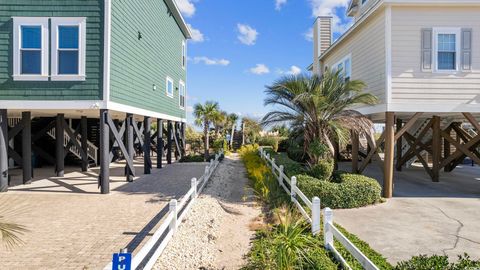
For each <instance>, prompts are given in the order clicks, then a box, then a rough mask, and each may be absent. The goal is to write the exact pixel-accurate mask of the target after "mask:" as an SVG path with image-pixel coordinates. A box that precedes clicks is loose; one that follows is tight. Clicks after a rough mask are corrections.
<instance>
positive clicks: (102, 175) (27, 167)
mask: <svg viewBox="0 0 480 270" xmlns="http://www.w3.org/2000/svg"><path fill="white" fill-rule="evenodd" d="M154 119H155V121H156V128H155V130H153V129H152V124H151V123H152V117H150V116H141V115H134V114H131V113H125V112H118V111H113V110H107V109H100V110H82V111H73V110H66V111H65V112H61V113H59V112H47V111H35V110H33V111H20V112H19V111H15V110H6V109H0V172H1V175H0V191H1V192H5V191H7V190H8V187H9V184H10V181H9V180H10V176H9V171H10V170H15V169H16V168H21V172H22V183H23V184H30V183H31V181H32V178H33V175H34V172H35V168H36V167H40V166H53V168H54V172H53V173H54V175H55V176H56V177H58V178H62V177H64V175H65V166H66V163H68V165H69V166H70V167H71V166H72V165H76V166H78V169H79V171H82V172H86V171H88V170H89V168H90V167H94V166H97V165H99V174H98V186H99V189H100V193H102V194H108V193H109V192H110V164H111V163H112V162H113V161H124V162H125V179H126V181H127V182H132V181H133V179H134V178H135V175H136V172H135V167H134V159H135V157H143V163H144V164H143V168H144V172H143V174H150V173H151V170H152V153H154V154H155V156H156V161H155V162H156V168H158V169H160V168H162V159H163V157H164V156H165V154H164V153H165V152H166V157H167V162H168V164H171V163H172V162H173V161H172V148H173V147H172V146H173V145H174V144H175V157H176V159H177V160H178V159H180V158H181V157H182V156H183V155H184V154H185V150H184V145H185V144H184V142H185V140H184V136H185V128H184V123H178V122H176V121H171V120H168V121H166V122H167V128H165V127H164V123H165V121H164V120H163V119H159V118H154ZM9 160H12V162H9ZM15 171H18V170H15Z"/></svg>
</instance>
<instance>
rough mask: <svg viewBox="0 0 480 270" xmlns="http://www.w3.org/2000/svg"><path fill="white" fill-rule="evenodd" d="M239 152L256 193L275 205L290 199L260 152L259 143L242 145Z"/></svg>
mask: <svg viewBox="0 0 480 270" xmlns="http://www.w3.org/2000/svg"><path fill="white" fill-rule="evenodd" d="M238 153H239V154H240V157H241V158H242V160H243V163H244V165H245V169H246V170H247V174H248V178H249V179H250V180H251V182H252V186H253V189H254V190H255V193H256V195H257V196H258V197H259V198H260V199H262V200H263V201H264V202H266V203H269V204H271V205H272V206H273V207H276V206H280V205H282V204H283V203H285V202H286V201H288V200H289V196H288V195H287V194H286V193H285V192H284V191H283V189H282V187H280V186H279V185H278V182H277V179H276V177H275V176H274V175H273V174H272V171H271V169H270V168H269V167H268V166H267V164H265V162H264V161H263V160H262V158H261V157H260V156H259V154H258V145H246V146H242V147H241V148H240V149H239V150H238Z"/></svg>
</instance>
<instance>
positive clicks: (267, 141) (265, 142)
mask: <svg viewBox="0 0 480 270" xmlns="http://www.w3.org/2000/svg"><path fill="white" fill-rule="evenodd" d="M278 141H279V139H278V138H277V137H272V136H268V137H260V138H259V139H258V144H259V145H260V146H270V147H272V149H273V151H275V152H277V151H278Z"/></svg>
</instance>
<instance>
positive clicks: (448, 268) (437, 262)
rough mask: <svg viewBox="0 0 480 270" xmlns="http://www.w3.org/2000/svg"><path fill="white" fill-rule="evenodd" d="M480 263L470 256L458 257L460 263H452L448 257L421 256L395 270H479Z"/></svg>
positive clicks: (401, 263)
mask: <svg viewBox="0 0 480 270" xmlns="http://www.w3.org/2000/svg"><path fill="white" fill-rule="evenodd" d="M479 267H480V261H475V260H472V259H470V256H468V254H464V255H463V256H458V261H457V262H455V263H450V262H449V261H448V257H447V256H439V255H433V256H430V257H428V256H426V255H420V256H415V257H412V258H411V259H410V260H408V261H403V262H400V263H398V265H397V266H396V267H395V268H394V269H395V270H431V269H434V270H436V269H439V270H464V269H478V268H479Z"/></svg>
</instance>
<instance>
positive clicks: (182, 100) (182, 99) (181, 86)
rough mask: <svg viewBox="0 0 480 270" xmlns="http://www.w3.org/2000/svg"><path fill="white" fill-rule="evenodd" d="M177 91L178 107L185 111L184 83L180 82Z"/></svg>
mask: <svg viewBox="0 0 480 270" xmlns="http://www.w3.org/2000/svg"><path fill="white" fill-rule="evenodd" d="M178 89H179V90H178V91H179V95H178V96H179V105H180V108H181V109H185V96H186V89H185V83H184V82H183V81H180V82H179V83H178Z"/></svg>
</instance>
